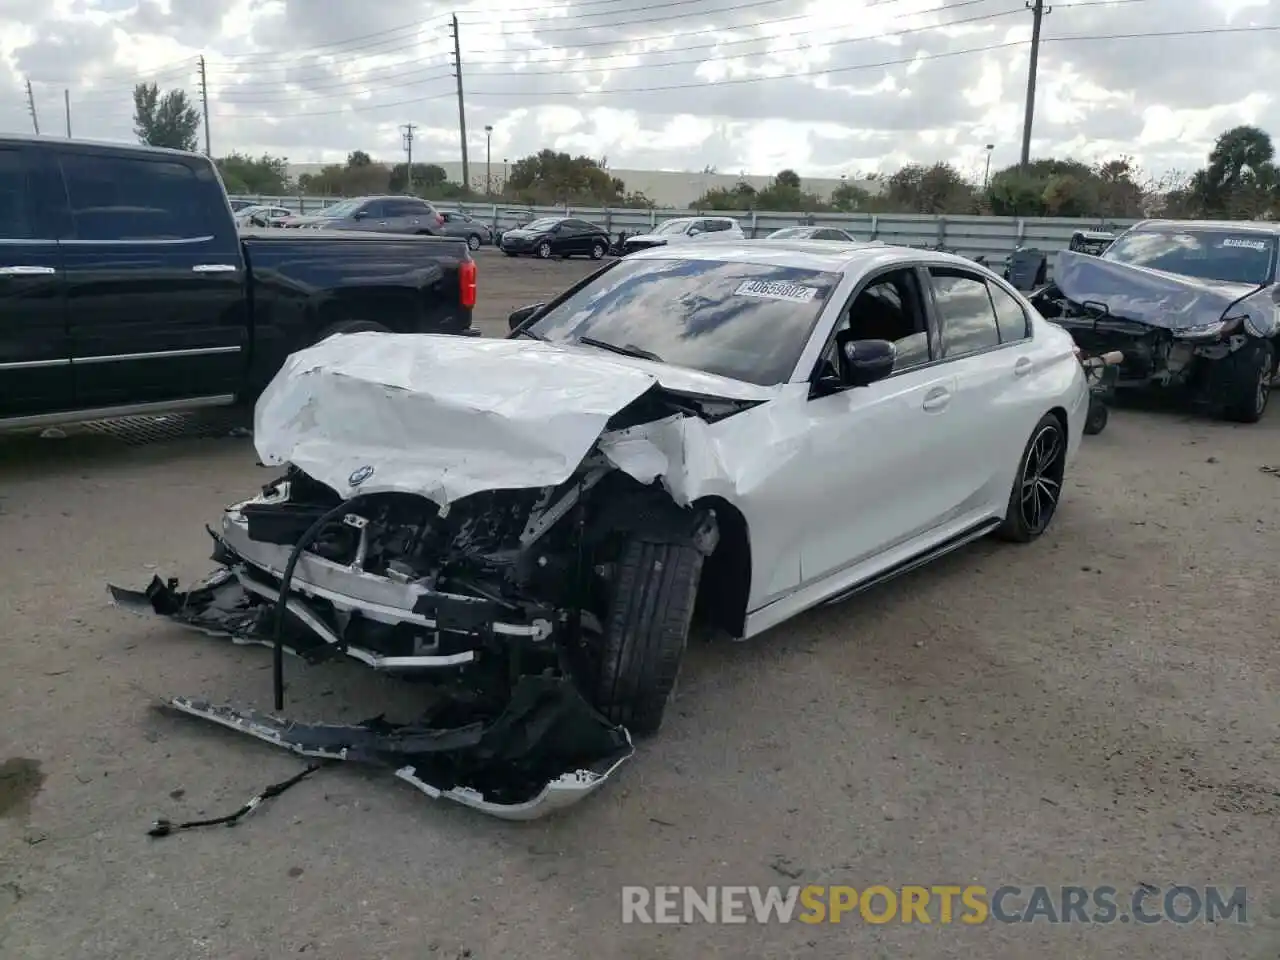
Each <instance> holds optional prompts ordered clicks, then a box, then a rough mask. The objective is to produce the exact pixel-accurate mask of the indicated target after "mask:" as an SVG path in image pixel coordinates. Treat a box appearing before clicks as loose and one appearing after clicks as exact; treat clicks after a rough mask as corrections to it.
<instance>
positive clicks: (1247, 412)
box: [1219, 340, 1275, 423]
mask: <svg viewBox="0 0 1280 960" xmlns="http://www.w3.org/2000/svg"><path fill="white" fill-rule="evenodd" d="M1219 362H1220V363H1223V364H1226V365H1227V366H1226V368H1225V369H1224V370H1223V371H1222V381H1221V383H1222V392H1223V404H1222V415H1223V417H1224V418H1225V419H1227V420H1234V421H1236V422H1237V423H1257V422H1258V421H1259V420H1261V419H1262V414H1263V413H1264V412H1266V409H1267V401H1268V400H1269V399H1270V398H1271V374H1272V371H1273V370H1274V368H1275V348H1274V347H1273V346H1272V345H1271V343H1270V342H1269V341H1266V340H1259V341H1258V342H1256V343H1251V344H1247V345H1246V346H1244V347H1241V348H1240V349H1239V350H1237V351H1236V352H1235V353H1233V354H1232V355H1231V356H1229V357H1227V358H1226V359H1225V360H1221V361H1219Z"/></svg>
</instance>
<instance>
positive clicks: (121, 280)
mask: <svg viewBox="0 0 1280 960" xmlns="http://www.w3.org/2000/svg"><path fill="white" fill-rule="evenodd" d="M475 303H476V263H475V261H474V260H473V259H472V258H471V252H470V251H469V250H468V249H467V245H466V243H464V242H463V241H462V240H459V239H454V238H448V237H415V236H395V235H391V234H386V233H371V232H335V231H327V230H275V229H259V230H252V229H240V228H238V227H237V224H236V222H235V219H234V217H233V216H232V213H231V206H230V204H229V203H228V202H227V195H226V193H225V191H224V190H223V186H222V183H221V181H220V179H219V177H218V173H217V171H216V169H215V168H214V165H213V162H212V161H211V160H210V159H209V158H208V157H206V156H203V155H202V154H197V153H186V152H182V151H178V150H161V149H156V148H151V147H140V146H133V145H126V144H100V143H86V142H81V141H76V140H60V139H58V140H55V139H53V138H50V137H46V138H38V137H36V138H33V137H0V319H2V321H3V322H0V430H7V429H26V428H31V427H47V426H51V425H53V424H57V423H74V422H78V421H83V420H95V419H100V418H106V417H115V416H123V415H144V414H154V413H161V412H166V413H167V412H172V411H178V410H190V409H196V408H201V407H212V406H221V405H227V404H233V403H235V402H237V401H249V400H252V399H253V398H254V397H256V395H257V393H258V392H259V391H261V389H262V388H263V387H264V386H265V385H266V384H267V383H268V382H269V381H270V380H271V378H272V377H273V376H275V374H276V372H277V371H279V369H280V367H281V366H282V365H283V364H284V361H285V358H286V357H288V356H289V354H291V353H293V352H295V351H297V350H300V349H302V348H303V347H306V346H310V345H311V344H314V343H317V342H319V341H321V340H324V339H326V338H327V337H329V336H331V335H332V334H335V333H357V332H393V333H449V334H461V335H470V336H475V335H477V334H478V331H477V330H476V329H475V328H474V327H473V326H472V324H471V315H472V310H473V308H474V307H475Z"/></svg>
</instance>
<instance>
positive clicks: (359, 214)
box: [351, 210, 368, 220]
mask: <svg viewBox="0 0 1280 960" xmlns="http://www.w3.org/2000/svg"><path fill="white" fill-rule="evenodd" d="M367 216H368V214H367V213H365V212H364V211H363V210H357V211H356V212H355V213H353V214H352V215H351V219H352V220H363V219H364V218H365V217H367Z"/></svg>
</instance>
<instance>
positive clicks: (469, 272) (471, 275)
mask: <svg viewBox="0 0 1280 960" xmlns="http://www.w3.org/2000/svg"><path fill="white" fill-rule="evenodd" d="M458 299H459V300H460V301H461V302H462V305H463V307H465V308H466V309H468V310H470V309H472V308H473V307H474V306H475V305H476V262H475V261H474V260H464V261H462V263H461V264H460V265H459V266H458Z"/></svg>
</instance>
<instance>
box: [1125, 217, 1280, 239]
mask: <svg viewBox="0 0 1280 960" xmlns="http://www.w3.org/2000/svg"><path fill="white" fill-rule="evenodd" d="M1179 228H1181V229H1183V230H1194V229H1196V228H1199V229H1201V230H1231V231H1241V232H1247V233H1269V234H1271V235H1272V236H1276V235H1280V223H1277V222H1272V221H1269V220H1143V221H1142V222H1140V223H1135V224H1134V225H1133V226H1132V227H1130V228H1129V229H1130V230H1149V229H1161V230H1165V229H1174V230H1176V229H1179Z"/></svg>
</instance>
